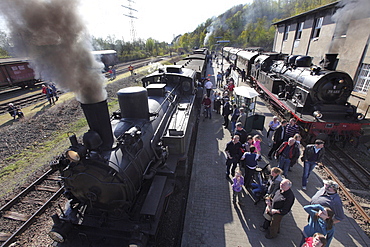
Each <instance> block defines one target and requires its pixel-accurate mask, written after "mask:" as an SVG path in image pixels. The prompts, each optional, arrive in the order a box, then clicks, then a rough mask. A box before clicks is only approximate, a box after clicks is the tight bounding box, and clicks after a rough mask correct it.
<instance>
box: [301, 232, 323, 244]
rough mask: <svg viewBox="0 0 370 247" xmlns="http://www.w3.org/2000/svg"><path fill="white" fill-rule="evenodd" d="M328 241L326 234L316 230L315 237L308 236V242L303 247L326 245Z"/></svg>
mask: <svg viewBox="0 0 370 247" xmlns="http://www.w3.org/2000/svg"><path fill="white" fill-rule="evenodd" d="M326 242H327V241H326V238H325V236H324V235H323V234H321V233H318V232H316V233H315V234H314V235H313V237H309V238H306V242H304V244H303V245H302V246H301V247H325V246H326Z"/></svg>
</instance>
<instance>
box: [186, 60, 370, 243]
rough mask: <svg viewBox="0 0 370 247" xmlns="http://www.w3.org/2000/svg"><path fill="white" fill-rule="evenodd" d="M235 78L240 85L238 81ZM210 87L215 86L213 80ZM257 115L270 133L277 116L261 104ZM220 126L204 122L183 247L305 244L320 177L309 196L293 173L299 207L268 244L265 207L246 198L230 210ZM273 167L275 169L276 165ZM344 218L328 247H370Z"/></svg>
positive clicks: (224, 133)
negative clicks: (263, 229) (306, 207)
mask: <svg viewBox="0 0 370 247" xmlns="http://www.w3.org/2000/svg"><path fill="white" fill-rule="evenodd" d="M226 66H227V65H226ZM226 66H225V65H224V70H226V68H227V67H226ZM208 69H209V70H208V71H207V72H208V73H207V74H211V75H216V74H217V68H211V67H209V68H208ZM234 76H235V79H237V75H236V74H234ZM212 81H213V82H214V81H215V80H214V78H213V79H212ZM256 113H257V114H260V115H264V116H265V117H266V120H265V128H266V126H267V125H268V123H269V122H270V121H271V119H272V116H273V115H272V114H271V113H270V112H269V111H268V109H267V108H266V106H265V105H264V103H263V102H261V101H259V102H258V104H257V107H256ZM222 123H223V118H222V117H221V116H220V115H218V114H216V113H213V116H212V119H205V121H200V124H199V130H198V138H197V143H196V152H195V157H194V164H193V171H192V178H191V185H190V192H189V199H188V205H187V212H186V216H185V227H184V233H183V241H182V247H198V246H212V247H223V246H227V247H228V246H230V247H234V246H235V247H238V246H240V247H246V246H253V247H254V246H284V247H285V246H297V245H298V244H299V242H300V240H301V230H302V229H303V227H304V226H305V225H306V224H307V213H306V212H305V211H304V210H303V206H304V205H307V204H309V200H310V198H311V197H312V196H313V195H314V194H315V193H316V191H317V190H318V189H319V188H320V187H321V186H322V181H321V179H320V177H319V176H318V175H316V173H315V174H311V177H310V179H309V184H308V186H307V187H308V188H307V191H302V190H301V186H300V185H301V182H300V181H301V176H302V166H301V165H296V166H294V167H293V171H292V172H290V173H289V175H290V176H289V178H290V179H291V180H292V182H293V187H292V190H293V192H294V194H295V196H296V201H295V203H294V205H293V208H292V211H291V213H289V214H288V215H286V216H285V217H284V218H283V221H282V225H281V232H280V234H279V236H278V237H277V238H275V239H266V238H265V233H264V232H261V231H260V230H259V227H260V225H261V224H262V223H263V216H262V213H263V210H264V202H263V201H261V202H259V203H258V204H257V205H254V203H253V201H252V200H251V198H250V197H249V194H248V193H247V192H245V193H244V197H243V202H244V204H245V205H244V206H239V205H238V206H236V207H234V205H233V204H232V189H231V184H230V182H229V181H228V180H226V179H225V169H226V168H225V156H224V153H223V150H224V149H225V147H226V143H227V142H228V141H230V140H231V134H230V131H229V130H227V129H225V128H223V126H222ZM252 134H260V135H262V136H264V135H265V134H266V131H265V130H264V131H263V132H261V131H253V132H252ZM263 138H264V140H263V143H262V152H263V153H264V157H263V161H262V162H261V163H262V164H266V162H270V161H269V160H268V159H266V154H267V151H268V150H269V147H268V146H267V140H266V138H265V137H263ZM270 164H271V165H272V166H276V165H277V164H276V161H272V162H271V163H270ZM346 215H347V218H346V219H345V220H344V221H343V222H340V223H339V224H337V226H336V232H335V239H333V241H332V243H331V245H330V246H334V247H337V246H346V247H348V246H370V244H369V243H370V239H369V238H368V237H367V236H366V234H365V233H364V232H363V231H362V230H361V229H360V227H359V226H358V225H357V224H356V222H355V221H354V220H353V218H352V217H351V215H350V214H349V213H348V212H346Z"/></svg>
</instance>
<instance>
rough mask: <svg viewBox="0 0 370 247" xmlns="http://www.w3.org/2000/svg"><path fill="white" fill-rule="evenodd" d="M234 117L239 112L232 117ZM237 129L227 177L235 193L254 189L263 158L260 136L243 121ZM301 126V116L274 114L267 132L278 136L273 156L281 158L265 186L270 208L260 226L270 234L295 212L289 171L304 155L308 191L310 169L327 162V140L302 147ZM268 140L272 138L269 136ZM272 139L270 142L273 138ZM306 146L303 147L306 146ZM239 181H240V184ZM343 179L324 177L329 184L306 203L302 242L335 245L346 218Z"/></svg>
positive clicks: (229, 147)
mask: <svg viewBox="0 0 370 247" xmlns="http://www.w3.org/2000/svg"><path fill="white" fill-rule="evenodd" d="M231 119H232V120H231V121H233V116H232V117H231ZM235 126H236V128H235V130H234V131H233V132H232V140H231V141H229V142H228V143H227V145H226V148H225V153H226V178H227V179H230V175H231V176H232V183H233V186H232V188H233V191H234V192H233V193H235V195H238V193H240V184H241V183H242V185H243V186H244V187H245V188H246V189H247V191H251V190H248V189H252V186H251V182H252V178H253V176H254V174H255V171H256V167H258V161H259V160H260V158H261V153H262V150H261V141H262V138H261V136H259V135H255V136H250V135H248V134H247V132H246V131H245V130H244V128H243V126H244V125H243V124H242V123H241V122H237V123H236V125H235ZM298 132H299V127H298V125H297V124H296V120H295V119H290V121H289V122H287V121H286V120H282V121H279V119H278V117H274V118H273V120H272V121H271V122H270V123H269V129H268V130H267V135H266V137H269V136H272V145H269V146H271V148H270V150H269V153H268V158H270V159H271V158H272V156H273V157H275V158H276V159H278V166H277V167H273V168H272V169H271V173H270V178H269V181H268V182H267V184H266V188H265V194H264V198H265V202H266V208H265V211H264V214H263V216H264V222H263V224H262V226H261V228H260V230H261V231H266V238H268V239H271V238H275V237H277V235H278V233H279V232H280V224H281V221H282V218H283V216H284V215H286V214H288V213H289V212H290V211H291V208H292V206H293V204H294V201H295V196H294V193H293V191H292V190H291V187H292V182H291V180H289V179H288V172H289V171H290V170H291V168H292V167H293V166H294V165H295V164H296V163H297V162H298V158H299V157H301V161H302V162H303V174H302V190H306V189H307V183H308V178H309V176H310V173H311V172H312V170H313V169H314V168H315V167H316V166H317V165H322V164H321V161H322V158H323V156H324V154H325V148H324V144H325V143H324V141H323V140H319V139H317V140H316V141H315V143H313V144H308V145H307V146H306V147H305V148H303V147H302V145H301V143H300V140H301V136H300V135H299V133H298ZM268 141H270V139H269V138H268ZM269 144H270V143H269ZM302 150H303V151H302ZM234 183H237V184H234ZM337 190H338V184H337V183H335V182H334V181H324V187H323V188H322V189H320V190H319V191H318V192H317V193H316V194H315V195H314V196H313V197H312V199H311V204H310V205H307V206H305V207H304V210H305V211H306V212H307V213H308V215H309V220H308V222H307V225H306V226H305V227H304V229H303V230H302V241H301V243H300V245H299V246H329V245H330V242H331V240H332V238H333V236H334V230H335V227H334V225H335V224H336V223H338V222H340V221H341V220H343V219H344V213H343V207H342V201H341V199H340V197H339V195H338V193H337ZM237 198H238V203H239V204H240V205H244V203H243V201H242V198H241V197H240V196H234V197H233V203H236V199H237Z"/></svg>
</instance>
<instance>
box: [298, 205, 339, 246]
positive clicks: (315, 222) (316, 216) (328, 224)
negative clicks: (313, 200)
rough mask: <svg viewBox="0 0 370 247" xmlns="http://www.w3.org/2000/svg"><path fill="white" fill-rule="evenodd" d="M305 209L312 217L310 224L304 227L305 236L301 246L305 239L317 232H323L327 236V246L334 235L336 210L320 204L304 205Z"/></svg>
mask: <svg viewBox="0 0 370 247" xmlns="http://www.w3.org/2000/svg"><path fill="white" fill-rule="evenodd" d="M304 210H305V211H306V212H307V213H308V214H309V215H310V218H309V221H308V225H307V226H305V227H304V228H303V232H302V234H303V238H302V240H301V244H300V245H299V246H302V244H303V243H304V242H305V239H306V238H308V237H311V236H313V235H314V234H315V233H321V234H323V235H324V236H326V240H327V245H326V246H329V245H330V242H331V240H332V239H333V236H334V229H333V225H334V223H333V216H334V212H333V211H332V210H331V209H330V208H327V207H325V208H324V207H323V206H321V205H320V204H314V205H307V206H304Z"/></svg>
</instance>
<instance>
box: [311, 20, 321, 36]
mask: <svg viewBox="0 0 370 247" xmlns="http://www.w3.org/2000/svg"><path fill="white" fill-rule="evenodd" d="M323 21H324V17H320V18H316V19H315V29H314V31H313V35H312V38H317V37H319V35H320V30H321V27H322V22H323Z"/></svg>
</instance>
